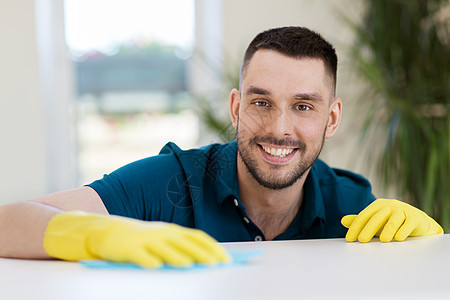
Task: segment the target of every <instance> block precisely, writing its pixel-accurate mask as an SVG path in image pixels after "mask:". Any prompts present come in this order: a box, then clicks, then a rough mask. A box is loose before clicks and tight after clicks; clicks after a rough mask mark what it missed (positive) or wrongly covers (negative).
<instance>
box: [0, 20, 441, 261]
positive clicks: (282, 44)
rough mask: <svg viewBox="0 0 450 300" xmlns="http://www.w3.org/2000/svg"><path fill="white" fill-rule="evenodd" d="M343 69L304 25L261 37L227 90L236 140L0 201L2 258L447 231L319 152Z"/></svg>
mask: <svg viewBox="0 0 450 300" xmlns="http://www.w3.org/2000/svg"><path fill="white" fill-rule="evenodd" d="M336 70H337V57H336V54H335V50H334V48H333V47H332V45H331V44H329V43H328V42H327V41H325V40H324V39H323V38H322V37H321V36H320V35H319V34H317V33H315V32H313V31H310V30H309V29H306V28H302V27H284V28H275V29H271V30H268V31H265V32H262V33H260V34H259V35H257V36H256V37H255V39H254V40H253V41H252V42H251V43H250V45H249V47H248V49H247V51H246V53H245V56H244V62H243V64H242V68H241V77H240V79H241V80H240V87H239V90H236V89H235V90H233V91H231V94H230V115H231V119H232V122H233V125H234V127H235V129H236V133H237V139H236V141H233V142H231V143H227V144H212V145H208V146H205V147H203V148H200V149H191V150H181V149H180V148H178V147H177V146H176V145H175V144H173V143H168V144H167V145H166V146H165V147H164V148H163V149H162V150H161V152H160V154H159V155H158V156H155V157H149V158H146V159H143V160H140V161H137V162H134V163H131V164H129V165H127V166H124V167H122V168H120V169H118V170H116V171H114V172H113V173H111V174H109V175H105V176H104V177H103V178H102V179H100V180H97V181H95V182H93V183H91V184H89V185H87V186H85V187H82V188H79V189H76V190H71V191H65V192H60V193H57V194H53V195H48V196H45V197H43V198H40V199H36V200H34V201H30V202H24V203H16V204H11V205H6V206H3V207H0V228H1V229H0V256H4V257H23V258H48V257H54V258H60V259H66V260H75V261H76V260H82V259H107V260H111V261H117V262H132V263H136V264H139V265H143V266H147V267H158V266H160V265H161V264H163V263H166V264H171V265H175V266H189V265H191V264H193V263H209V264H215V263H219V262H226V261H229V259H230V258H229V257H228V254H227V253H226V251H225V250H224V249H223V248H222V247H221V246H220V244H217V242H216V241H220V242H232V241H234V242H236V241H253V240H256V241H261V240H287V239H306V238H335V237H344V236H345V237H346V239H347V240H348V241H355V240H356V239H358V240H359V241H360V242H368V241H370V240H371V239H372V238H373V237H374V236H379V238H380V240H381V241H383V242H389V241H391V240H392V239H396V240H398V241H402V240H404V239H406V238H407V237H408V236H421V235H431V234H440V233H443V231H442V228H441V227H440V226H439V224H437V223H436V222H435V221H434V220H433V219H432V218H430V217H429V216H427V215H426V214H425V213H424V212H422V211H420V210H418V209H416V208H414V207H412V206H410V205H408V204H406V203H403V202H400V201H397V200H390V199H376V198H375V197H374V196H373V195H372V193H371V187H370V184H369V182H368V181H367V180H366V179H364V178H363V177H361V176H360V175H357V174H354V173H352V172H349V171H344V170H338V169H333V168H330V167H329V166H328V165H326V164H325V163H324V162H322V161H321V160H319V159H318V156H319V154H320V151H321V150H322V146H323V144H324V141H325V140H326V139H328V138H330V137H331V136H333V134H334V133H335V132H336V130H337V128H338V126H339V123H340V120H341V113H342V101H341V99H339V98H337V97H336V96H335V88H336ZM341 223H342V224H341ZM175 224H177V225H175ZM180 225H181V226H180ZM347 228H349V229H348V231H347Z"/></svg>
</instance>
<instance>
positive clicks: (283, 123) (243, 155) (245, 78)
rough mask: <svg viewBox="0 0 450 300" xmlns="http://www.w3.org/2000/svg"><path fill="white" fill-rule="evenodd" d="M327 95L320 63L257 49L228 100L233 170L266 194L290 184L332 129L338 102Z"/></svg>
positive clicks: (337, 118) (327, 81)
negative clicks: (234, 149) (235, 167)
mask: <svg viewBox="0 0 450 300" xmlns="http://www.w3.org/2000/svg"><path fill="white" fill-rule="evenodd" d="M333 90H334V88H333V86H332V81H331V78H330V77H329V76H328V75H327V73H326V71H325V67H324V64H323V62H322V61H321V60H319V59H295V58H291V57H288V56H285V55H283V54H280V53H278V52H275V51H271V50H258V51H257V52H256V53H255V55H254V56H253V58H252V59H251V61H250V63H249V64H248V66H247V69H246V70H245V72H244V73H243V75H242V79H241V91H240V92H239V91H237V90H233V91H232V93H231V96H230V97H231V99H230V100H231V101H230V108H231V116H232V120H233V125H234V127H235V128H236V130H237V142H238V153H239V157H238V169H240V170H246V171H248V172H249V173H250V174H251V175H252V177H253V178H254V179H255V180H256V182H258V183H259V184H260V185H262V186H264V187H266V188H269V189H273V190H280V189H284V188H287V187H289V186H291V185H293V184H294V183H295V182H296V181H297V180H298V179H299V178H301V177H302V176H303V175H304V174H306V172H307V171H309V169H310V167H311V165H312V164H313V163H314V161H315V160H316V159H317V157H318V156H319V153H320V151H321V149H322V146H323V142H324V139H325V138H328V137H330V136H331V135H333V134H334V131H335V130H336V129H337V126H338V124H339V121H340V114H341V101H340V99H338V98H337V99H333V94H332V91H333ZM244 166H245V167H244Z"/></svg>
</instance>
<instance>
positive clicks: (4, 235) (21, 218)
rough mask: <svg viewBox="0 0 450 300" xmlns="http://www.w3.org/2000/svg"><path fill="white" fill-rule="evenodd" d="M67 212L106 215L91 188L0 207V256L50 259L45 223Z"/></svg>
mask: <svg viewBox="0 0 450 300" xmlns="http://www.w3.org/2000/svg"><path fill="white" fill-rule="evenodd" d="M68 210H82V211H86V212H90V213H98V214H108V211H107V210H106V208H105V206H104V204H103V202H102V200H101V198H100V197H99V196H98V194H97V193H96V192H95V191H94V190H93V189H92V188H90V187H82V188H78V189H74V190H69V191H64V192H59V193H55V194H51V195H48V196H45V197H42V198H39V199H36V200H33V201H29V202H22V203H13V204H8V205H4V206H0V256H1V257H14V258H49V255H48V254H47V253H46V252H45V250H44V247H43V244H42V241H43V237H44V233H45V230H46V228H47V225H48V222H49V221H50V219H52V218H53V217H54V216H55V215H56V214H58V213H60V212H62V211H68Z"/></svg>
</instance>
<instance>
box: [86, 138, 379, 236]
mask: <svg viewBox="0 0 450 300" xmlns="http://www.w3.org/2000/svg"><path fill="white" fill-rule="evenodd" d="M236 159H237V144H236V141H233V142H231V143H227V144H212V145H208V146H205V147H203V148H200V149H191V150H181V149H180V148H179V147H178V146H177V145H175V144H174V143H168V144H167V145H165V146H164V148H163V149H162V150H161V152H160V154H159V155H157V156H153V157H149V158H146V159H142V160H139V161H136V162H134V163H131V164H129V165H126V166H124V167H122V168H120V169H118V170H116V171H114V172H112V173H111V174H109V175H105V176H104V177H103V179H101V180H97V181H94V182H93V183H91V184H90V185H89V186H90V187H92V188H93V189H94V190H95V191H96V192H97V193H98V194H99V195H100V197H101V199H102V200H103V203H104V204H105V206H106V209H107V210H108V212H109V213H110V214H112V215H119V216H125V217H130V218H135V219H139V220H147V221H164V222H171V223H176V224H179V225H182V226H186V227H191V228H198V229H201V230H203V231H205V232H207V233H208V234H210V235H211V236H213V237H214V238H215V239H217V240H218V241H220V242H237V241H253V240H264V239H265V238H264V234H263V233H262V232H261V230H260V229H259V228H258V227H257V226H256V225H255V224H254V223H253V222H252V220H251V219H250V218H249V216H248V215H247V213H246V211H245V207H244V205H243V204H242V202H241V201H240V199H239V185H238V180H237V171H236ZM373 200H375V197H374V196H373V195H372V192H371V186H370V183H369V182H368V181H367V180H366V179H364V178H363V177H362V176H360V175H357V174H354V173H352V172H349V171H345V170H339V169H332V168H330V167H329V166H327V165H326V164H325V163H324V162H323V161H321V160H317V161H316V162H315V163H314V165H313V166H312V168H311V171H310V173H309V174H308V177H307V179H306V181H305V185H304V199H303V203H302V206H301V208H300V210H299V212H298V214H297V216H296V217H295V218H294V220H293V221H292V223H291V224H290V225H289V227H288V228H287V229H286V231H285V232H283V233H281V234H280V235H278V236H277V237H276V238H275V240H291V239H306V238H308V239H309V238H337V237H344V236H345V233H346V231H347V229H346V228H344V227H343V226H342V225H341V223H340V220H341V218H342V217H343V216H345V215H347V214H357V213H359V212H360V211H361V210H362V209H364V208H365V207H366V206H367V205H369V204H370V203H371V202H372V201H373Z"/></svg>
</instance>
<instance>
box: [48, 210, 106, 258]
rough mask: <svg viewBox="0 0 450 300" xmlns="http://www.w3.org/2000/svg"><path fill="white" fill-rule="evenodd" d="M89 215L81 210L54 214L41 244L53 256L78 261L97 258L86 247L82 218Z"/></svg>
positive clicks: (85, 233)
mask: <svg viewBox="0 0 450 300" xmlns="http://www.w3.org/2000/svg"><path fill="white" fill-rule="evenodd" d="M86 217H89V214H88V213H85V212H82V211H69V212H63V213H60V214H57V215H55V216H54V217H53V218H52V219H51V220H50V222H49V223H48V225H47V229H46V231H45V234H44V240H43V246H44V249H45V251H46V252H47V254H48V255H50V256H51V257H54V258H59V259H64V260H71V261H78V260H84V259H97V258H98V257H96V256H95V255H93V254H92V253H90V252H89V250H88V247H87V243H86V241H87V232H86V230H85V229H84V228H83V227H85V224H83V223H85V222H84V220H83V219H85V218H86Z"/></svg>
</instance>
